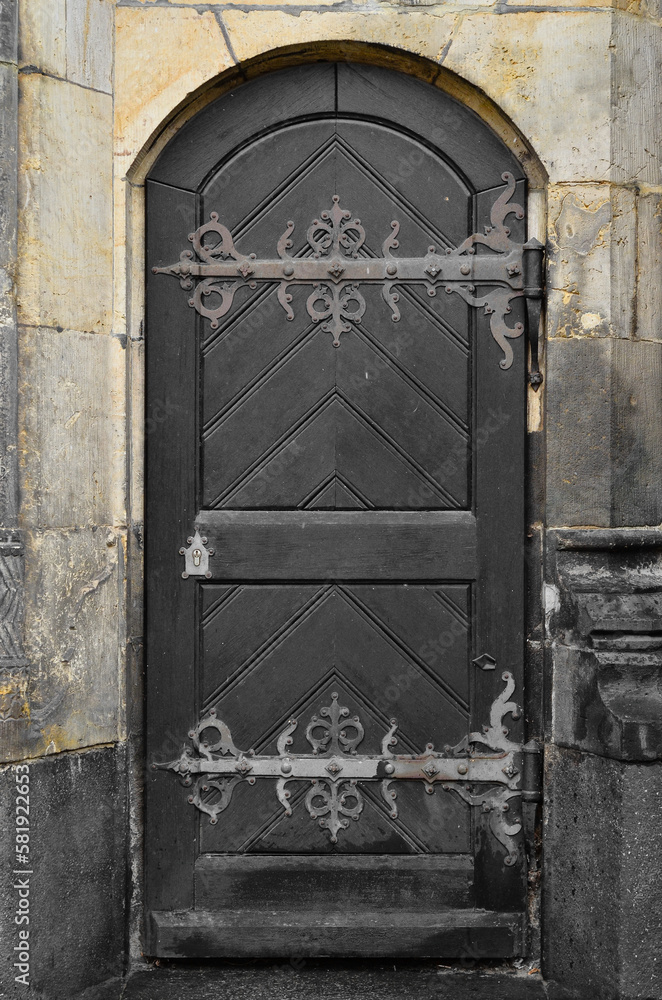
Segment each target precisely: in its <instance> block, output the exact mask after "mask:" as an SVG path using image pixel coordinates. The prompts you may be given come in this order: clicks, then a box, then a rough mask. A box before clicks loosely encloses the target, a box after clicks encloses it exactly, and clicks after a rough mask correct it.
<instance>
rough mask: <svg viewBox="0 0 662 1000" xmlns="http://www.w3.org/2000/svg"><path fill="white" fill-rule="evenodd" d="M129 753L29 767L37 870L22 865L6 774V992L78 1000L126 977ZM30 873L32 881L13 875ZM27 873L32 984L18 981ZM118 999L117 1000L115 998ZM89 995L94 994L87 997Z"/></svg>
mask: <svg viewBox="0 0 662 1000" xmlns="http://www.w3.org/2000/svg"><path fill="white" fill-rule="evenodd" d="M124 757H125V753H124V747H123V746H118V747H108V748H104V749H100V750H89V751H86V752H82V753H61V754H57V755H56V756H52V757H44V758H42V759H40V760H38V761H34V762H33V763H30V770H29V774H30V782H29V785H30V816H29V821H30V828H29V829H30V832H29V837H30V855H29V857H30V865H29V866H22V865H19V864H17V863H16V860H15V842H14V837H15V829H16V826H15V806H16V795H17V793H16V780H15V779H16V773H15V770H14V768H13V767H12V766H8V767H7V768H6V769H4V770H3V771H2V773H1V774H0V789H1V798H0V831H1V833H0V839H1V847H2V861H1V862H0V868H1V871H2V878H1V879H0V925H1V926H2V930H3V933H2V937H1V939H0V941H1V946H0V995H2V996H3V997H4V998H5V1000H10V998H11V1000H18V998H20V1000H34V998H39V1000H72V998H73V997H75V996H76V995H77V994H80V993H81V992H82V991H83V990H84V989H89V988H90V987H94V986H95V985H96V984H101V983H103V982H104V981H106V980H109V979H111V978H112V977H120V976H121V975H122V971H123V962H124V958H123V956H124V950H125V949H124V922H125V913H124V911H125V898H126V866H125V860H124V859H125V856H126V812H125V808H124V805H125V788H126V782H125V776H124V767H125V763H124ZM19 868H20V869H21V870H23V868H25V870H26V871H31V872H33V874H31V875H30V876H26V875H24V874H22V875H18V876H16V875H14V874H13V872H14V871H17V870H19ZM28 877H29V906H30V909H29V919H30V922H29V924H22V925H21V928H22V929H25V928H27V929H29V931H30V937H29V942H30V953H31V960H30V984H29V986H25V985H23V984H21V983H17V982H15V975H16V974H17V971H16V970H15V969H14V968H13V963H14V961H15V959H14V958H13V957H12V956H13V955H14V951H13V948H14V946H15V945H17V944H18V930H19V927H18V926H16V925H15V923H14V914H15V912H16V908H17V900H18V895H19V894H18V890H17V889H15V888H14V887H13V886H14V885H15V884H16V883H17V881H18V879H20V878H23V879H25V878H28ZM118 995H119V994H118ZM90 996H92V994H90Z"/></svg>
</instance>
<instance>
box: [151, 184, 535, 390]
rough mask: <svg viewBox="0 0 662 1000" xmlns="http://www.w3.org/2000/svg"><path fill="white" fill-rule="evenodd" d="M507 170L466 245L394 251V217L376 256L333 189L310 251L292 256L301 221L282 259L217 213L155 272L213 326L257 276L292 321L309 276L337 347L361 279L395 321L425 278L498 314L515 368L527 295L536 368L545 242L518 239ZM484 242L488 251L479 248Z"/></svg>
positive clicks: (356, 303)
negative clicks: (298, 290) (404, 292)
mask: <svg viewBox="0 0 662 1000" xmlns="http://www.w3.org/2000/svg"><path fill="white" fill-rule="evenodd" d="M502 178H503V180H504V181H505V182H506V189H505V191H503V192H502V193H501V194H500V195H499V197H498V198H497V200H496V201H495V202H494V205H493V206H492V210H491V213H490V222H491V225H489V226H485V232H484V233H474V234H473V235H472V236H469V237H467V239H466V240H464V242H463V243H462V244H461V245H460V246H459V247H457V248H456V249H447V250H446V251H445V253H443V254H442V253H438V252H437V250H436V249H435V247H434V246H430V247H428V250H427V253H426V255H425V256H424V257H394V256H393V252H392V251H393V250H397V248H398V240H397V235H398V231H399V229H400V223H399V222H396V221H393V222H392V223H391V230H392V231H391V233H390V234H389V235H388V236H387V238H386V239H385V240H384V243H383V245H382V256H381V257H372V256H370V255H369V254H368V251H367V250H366V249H365V246H364V244H365V239H366V233H365V230H364V228H363V226H362V225H361V220H360V219H357V218H352V213H351V212H350V211H348V210H347V209H344V208H341V206H340V199H339V197H338V195H337V194H334V195H333V198H332V207H331V208H330V209H329V210H327V211H323V212H321V213H320V217H319V219H314V220H313V222H312V224H311V225H310V226H309V228H308V231H307V234H306V244H305V249H304V251H303V253H304V254H305V256H298V257H292V256H290V254H289V253H288V251H289V250H290V249H291V248H292V245H293V243H292V240H291V239H290V237H291V235H292V233H293V231H294V228H295V226H294V222H288V223H287V229H286V230H285V232H284V233H283V235H282V236H281V238H280V240H279V241H278V245H277V252H278V258H273V259H260V260H258V258H257V257H256V255H255V254H254V253H252V254H249V255H248V256H246V255H245V254H242V253H240V252H239V251H238V250H237V249H236V247H235V245H234V242H233V239H232V235H231V233H230V231H229V229H228V228H227V227H226V226H224V225H223V224H222V223H221V222H219V217H218V214H217V213H216V212H212V213H211V217H210V221H209V222H206V223H205V224H204V225H202V226H200V227H199V229H196V231H195V232H194V233H191V235H190V236H189V240H190V241H191V243H192V244H193V251H191V250H184V251H182V253H181V255H180V259H179V261H178V262H177V263H176V264H170V265H168V266H167V267H153V268H152V271H153V273H154V274H170V275H173V276H175V277H177V278H179V282H180V284H181V286H182V288H184V289H186V291H189V292H192V295H191V298H190V299H189V305H190V306H191V307H192V308H193V309H195V310H196V312H198V313H199V314H200V315H201V316H204V317H206V318H207V319H209V320H210V321H211V326H212V329H216V328H217V327H218V325H219V321H220V320H221V318H222V317H223V316H225V314H226V313H228V312H229V311H230V309H231V307H232V303H233V300H234V296H235V292H236V291H237V289H238V288H240V287H243V286H246V285H247V286H248V287H249V288H256V287H257V283H258V282H278V291H277V296H278V301H279V302H280V304H281V306H282V307H283V309H284V310H285V313H286V315H287V318H288V320H292V319H294V311H293V309H292V306H291V302H292V295H291V294H290V291H289V289H290V287H291V286H292V285H308V286H310V287H311V288H312V291H311V292H310V295H309V296H308V299H307V301H306V309H307V311H308V315H309V316H310V318H311V319H312V321H313V323H319V324H320V325H321V329H322V330H324V331H326V332H328V333H330V334H331V335H332V337H333V346H334V347H339V346H340V337H341V335H342V334H343V333H347V332H348V331H349V330H350V329H351V327H352V324H359V323H360V322H361V320H362V318H363V315H364V313H365V310H366V301H365V299H364V298H363V295H362V294H361V285H364V284H373V285H374V284H376V285H379V286H381V290H382V296H383V298H384V300H385V302H386V304H387V305H388V306H389V307H390V309H391V319H392V320H393V322H394V323H397V322H398V321H399V319H400V310H399V308H398V301H399V295H398V292H397V291H396V290H395V289H396V288H397V286H398V285H412V284H419V285H421V284H422V285H425V286H426V288H427V293H428V295H429V296H431V297H434V296H435V295H436V294H437V291H438V289H439V288H443V289H445V291H446V293H447V294H449V295H450V294H452V293H455V294H456V295H460V296H461V297H462V298H463V299H464V301H465V302H466V303H467V304H468V305H470V306H472V307H473V308H481V309H484V311H485V314H486V315H487V316H489V318H490V329H491V332H492V336H493V338H494V340H495V341H496V343H497V344H498V345H499V347H500V348H501V349H502V351H503V358H502V359H501V361H500V362H499V364H500V367H501V368H503V369H507V368H510V366H511V365H512V362H513V351H512V347H511V346H510V343H509V341H510V340H512V339H514V338H517V337H521V335H522V333H523V332H524V325H523V324H522V323H515V324H514V325H513V326H509V325H508V323H507V322H506V317H507V316H508V314H509V313H510V312H511V308H512V307H511V303H512V301H513V300H514V299H517V298H521V297H522V296H526V298H527V311H528V314H529V325H530V331H531V335H532V368H533V367H535V368H536V369H537V336H538V330H537V326H538V321H539V318H540V307H539V300H540V299H541V298H542V260H543V253H544V250H543V247H542V244H540V243H538V241H537V240H530V241H529V243H526V244H521V243H515V242H513V241H512V240H511V239H510V229H508V227H507V226H506V225H505V224H504V223H505V220H506V218H507V217H508V216H509V215H514V216H515V217H516V218H517V219H523V218H524V210H523V208H522V207H521V205H518V204H516V203H514V202H511V200H510V199H511V198H512V196H513V194H514V192H515V178H514V177H513V175H512V174H510V173H507V172H506V173H504V174H503V175H502ZM477 246H483V247H485V248H486V249H487V250H488V251H489V252H487V253H482V254H476V247H477ZM198 279H199V280H198ZM534 327H535V330H534ZM534 348H535V350H534ZM534 374H535V375H536V378H535V379H534V378H533V375H534ZM541 381H542V377H541V376H540V373H539V372H537V371H536V372H535V373H534V372H533V371H532V373H531V384H532V385H533V386H534V388H538V386H539V385H540V382H541Z"/></svg>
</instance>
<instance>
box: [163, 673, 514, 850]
mask: <svg viewBox="0 0 662 1000" xmlns="http://www.w3.org/2000/svg"><path fill="white" fill-rule="evenodd" d="M501 677H502V680H503V681H504V682H505V688H504V690H503V691H502V693H501V694H500V695H499V696H498V697H497V698H496V699H495V701H494V702H493V704H492V708H491V711H490V722H489V725H487V726H484V727H483V732H482V733H477V732H475V733H469V734H468V735H467V736H466V737H465V738H464V739H463V740H462V741H461V743H459V744H458V745H457V746H455V747H449V746H447V747H445V750H444V753H443V754H442V753H438V752H436V751H435V749H434V746H433V744H432V743H428V744H427V745H426V747H425V750H424V752H423V753H422V754H418V755H410V754H395V753H394V752H393V747H395V746H396V745H397V738H396V735H395V734H396V732H397V728H398V726H397V722H396V721H395V719H391V721H390V728H389V730H388V732H387V733H386V734H385V736H384V737H383V739H382V747H381V753H379V754H360V753H359V752H358V747H359V745H360V743H361V742H362V741H363V737H364V729H363V725H362V724H361V720H360V719H359V717H358V716H357V715H354V716H350V713H349V709H347V708H346V707H344V706H343V705H341V704H340V703H339V700H338V697H339V696H338V693H337V692H335V691H334V692H332V694H331V704H330V705H325V706H323V707H322V708H321V709H320V711H319V714H317V715H314V716H313V717H312V718H311V720H310V722H309V723H308V725H307V727H306V733H305V735H306V739H307V741H308V743H309V744H310V746H311V748H312V753H305V754H294V753H292V752H291V751H290V749H289V748H290V747H291V746H292V742H293V740H292V733H293V732H294V731H295V729H296V728H297V725H298V723H297V720H296V719H294V718H292V719H290V720H289V721H288V723H287V725H286V727H285V729H284V730H283V732H282V733H281V734H280V736H279V737H278V740H277V743H276V749H277V754H276V755H274V756H266V755H261V754H256V753H255V751H254V750H248V752H243V751H241V750H239V749H238V748H237V747H236V746H235V745H234V742H233V740H232V735H231V733H230V730H229V729H228V727H227V726H226V724H225V723H224V722H222V721H221V720H220V719H218V718H217V717H216V711H215V709H211V710H210V712H209V713H208V714H207V715H205V717H204V718H203V719H201V720H200V722H199V723H198V724H197V726H196V727H195V729H192V730H191V731H190V732H189V738H190V740H191V742H192V744H193V748H192V749H191V747H184V749H183V751H182V753H181V756H180V757H179V758H178V759H177V760H173V761H169V762H165V763H154V764H152V768H153V769H155V770H156V769H159V768H161V769H165V770H170V771H174V772H175V773H176V774H179V775H180V776H181V779H182V782H183V784H184V785H185V786H187V787H190V786H193V788H192V792H191V794H190V795H189V799H188V800H189V802H190V803H191V804H192V805H194V806H195V807H196V808H197V809H199V810H200V811H201V812H203V813H206V814H207V815H208V816H209V817H210V822H211V823H212V824H216V823H217V822H218V816H219V814H220V813H222V812H223V811H224V810H225V809H227V808H228V806H229V805H230V802H231V799H232V793H233V791H234V789H235V788H236V786H237V785H238V784H239V783H240V782H242V781H245V782H247V783H248V784H249V785H254V784H255V782H256V780H257V779H258V778H275V779H276V795H277V798H278V800H279V802H280V803H281V805H282V806H283V808H284V810H285V815H286V816H291V815H292V804H291V792H290V790H289V789H288V787H287V785H288V783H289V782H291V781H308V782H310V788H309V790H308V792H307V794H306V797H305V807H306V809H307V810H308V813H309V814H310V816H311V818H312V819H314V820H316V821H317V822H318V824H319V826H320V827H321V828H322V829H323V830H327V831H328V833H329V837H330V839H331V842H332V843H334V844H335V843H337V840H338V834H339V833H340V832H341V830H344V829H347V827H348V826H349V824H350V821H355V822H358V820H359V819H360V817H361V812H362V810H363V806H364V799H363V795H362V793H361V789H360V787H359V784H358V783H359V782H365V781H370V782H372V781H379V782H381V794H382V798H383V799H384V802H385V803H386V805H387V807H388V810H389V815H390V816H391V818H392V819H397V816H398V807H397V804H396V799H397V794H396V792H395V791H394V789H393V788H392V787H391V783H392V782H394V781H422V782H423V784H424V787H425V791H426V792H427V793H428V794H430V795H431V794H433V793H434V790H435V787H436V786H437V785H441V787H442V788H443V789H444V790H446V791H454V792H456V793H457V794H458V795H459V796H460V797H461V798H462V799H463V800H464V801H465V802H468V803H469V804H470V805H472V806H476V807H480V809H481V811H482V812H484V813H489V814H490V815H489V828H490V830H491V832H492V834H493V835H494V837H495V838H496V839H497V840H498V842H499V843H500V844H502V845H503V847H504V848H505V849H506V852H507V853H506V857H505V861H504V863H505V864H507V865H513V864H515V862H516V861H517V859H518V857H519V847H518V841H517V838H518V835H519V833H520V832H521V829H522V824H521V821H520V818H519V814H518V809H517V803H514V804H513V806H511V802H512V801H513V800H514V799H517V800H518V802H519V800H521V796H522V782H521V775H522V770H523V763H522V747H521V746H520V745H519V744H517V743H514V742H512V741H511V740H510V739H509V730H508V729H507V727H506V726H504V724H503V722H504V718H505V716H507V715H510V716H511V717H512V718H513V719H517V718H519V716H520V713H521V709H520V708H519V706H518V705H517V704H516V703H515V702H514V701H512V700H511V696H512V694H513V692H514V690H515V681H514V678H513V676H512V674H511V673H510V672H509V671H504V672H503V673H502V675H501ZM476 786H480V787H478V788H477V787H476Z"/></svg>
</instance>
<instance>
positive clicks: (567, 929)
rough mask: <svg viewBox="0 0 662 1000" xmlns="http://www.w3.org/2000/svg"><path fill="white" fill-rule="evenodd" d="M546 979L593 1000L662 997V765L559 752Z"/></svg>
mask: <svg viewBox="0 0 662 1000" xmlns="http://www.w3.org/2000/svg"><path fill="white" fill-rule="evenodd" d="M546 786H547V788H546V793H547V807H546V812H545V819H544V826H543V849H544V862H543V863H544V871H545V873H546V875H545V887H544V890H543V914H544V922H543V926H544V928H545V929H544V938H543V956H544V966H543V971H544V975H545V977H546V978H549V979H553V980H557V981H559V982H560V983H561V984H565V985H566V986H569V987H573V988H575V989H577V990H578V991H579V992H580V994H581V995H582V996H585V997H591V1000H643V998H646V1000H659V998H660V997H662V953H661V952H660V949H659V941H660V936H661V935H662V866H661V865H660V860H659V859H660V857H662V826H661V824H660V822H659V816H660V808H661V807H662V764H659V763H657V764H648V765H638V764H623V763H620V762H617V761H612V760H608V759H606V758H604V757H598V756H593V755H590V754H582V753H578V752H576V751H572V750H563V749H559V748H557V747H549V748H548V751H547V755H546Z"/></svg>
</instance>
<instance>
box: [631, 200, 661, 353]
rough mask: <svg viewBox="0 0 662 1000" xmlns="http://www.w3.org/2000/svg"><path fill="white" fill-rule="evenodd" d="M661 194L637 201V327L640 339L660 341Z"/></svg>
mask: <svg viewBox="0 0 662 1000" xmlns="http://www.w3.org/2000/svg"><path fill="white" fill-rule="evenodd" d="M661 287H662V194H661V193H660V191H659V190H654V191H648V192H646V191H645V190H644V191H642V192H641V193H640V196H639V197H638V198H637V284H636V295H637V327H636V335H637V337H638V338H640V339H641V340H657V341H659V340H662V299H661V298H660V288H661Z"/></svg>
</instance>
